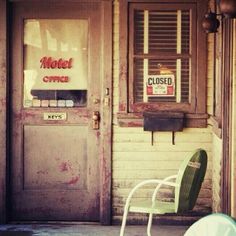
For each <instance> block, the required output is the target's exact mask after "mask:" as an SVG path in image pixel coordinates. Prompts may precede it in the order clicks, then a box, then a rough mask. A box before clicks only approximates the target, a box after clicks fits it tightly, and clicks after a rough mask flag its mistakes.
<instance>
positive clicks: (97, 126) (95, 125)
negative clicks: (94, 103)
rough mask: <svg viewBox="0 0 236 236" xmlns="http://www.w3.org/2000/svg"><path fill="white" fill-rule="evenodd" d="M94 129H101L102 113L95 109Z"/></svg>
mask: <svg viewBox="0 0 236 236" xmlns="http://www.w3.org/2000/svg"><path fill="white" fill-rule="evenodd" d="M92 119H93V129H99V122H100V114H99V111H94V112H93V116H92Z"/></svg>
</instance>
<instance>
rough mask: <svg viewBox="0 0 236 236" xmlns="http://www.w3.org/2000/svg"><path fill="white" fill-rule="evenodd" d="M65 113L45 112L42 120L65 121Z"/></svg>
mask: <svg viewBox="0 0 236 236" xmlns="http://www.w3.org/2000/svg"><path fill="white" fill-rule="evenodd" d="M66 118H67V115H66V113H62V112H45V113H43V120H66Z"/></svg>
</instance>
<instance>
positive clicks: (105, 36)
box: [100, 1, 113, 225]
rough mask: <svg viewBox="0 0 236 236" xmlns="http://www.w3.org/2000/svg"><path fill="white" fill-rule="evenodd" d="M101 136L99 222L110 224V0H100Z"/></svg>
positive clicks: (111, 93) (111, 94)
mask: <svg viewBox="0 0 236 236" xmlns="http://www.w3.org/2000/svg"><path fill="white" fill-rule="evenodd" d="M101 41H102V65H101V66H102V101H103V104H102V108H101V110H102V117H103V118H102V122H103V123H102V129H101V132H102V137H101V142H102V145H101V150H100V153H101V154H100V155H101V156H100V168H101V169H100V178H101V187H100V188H101V189H100V193H101V195H100V222H101V224H103V225H110V224H111V218H112V209H111V207H112V206H111V200H112V199H111V197H112V194H111V182H112V169H111V166H112V163H111V162H112V159H111V156H112V149H111V148H112V130H111V126H112V101H113V100H112V96H113V92H112V91H113V89H112V79H111V78H112V1H104V2H102V40H101Z"/></svg>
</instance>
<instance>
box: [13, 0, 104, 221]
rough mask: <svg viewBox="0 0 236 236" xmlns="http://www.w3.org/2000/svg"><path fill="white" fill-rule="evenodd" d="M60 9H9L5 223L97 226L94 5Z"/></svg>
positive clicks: (97, 34)
mask: <svg viewBox="0 0 236 236" xmlns="http://www.w3.org/2000/svg"><path fill="white" fill-rule="evenodd" d="M65 2H67V3H65V4H64V3H62V1H39V2H37V1H35V2H34V3H32V1H31V2H29V1H27V3H22V2H18V3H17V2H15V3H13V5H12V12H11V14H12V32H11V63H10V64H11V65H10V66H11V67H10V68H11V76H10V77H11V109H12V110H11V150H12V155H11V160H10V165H11V175H10V177H11V178H10V179H11V208H12V209H11V220H17V221H20V220H37V221H38V220H47V221H50V220H63V221H66V220H70V221H99V210H100V192H99V189H100V178H99V176H100V173H99V150H100V148H101V147H100V145H101V141H100V137H101V135H100V130H99V128H100V127H99V121H93V118H97V117H98V116H99V112H100V111H101V102H100V101H101V97H100V95H101V94H100V93H101V89H100V84H101V74H102V73H101V4H100V2H99V1H97V2H91V1H87V2H86V1H84V2H83V3H82V2H79V3H78V2H77V3H75V2H73V1H71V2H69V1H65ZM94 112H97V113H96V114H98V116H97V117H96V116H93V114H94ZM94 122H96V124H95V125H94Z"/></svg>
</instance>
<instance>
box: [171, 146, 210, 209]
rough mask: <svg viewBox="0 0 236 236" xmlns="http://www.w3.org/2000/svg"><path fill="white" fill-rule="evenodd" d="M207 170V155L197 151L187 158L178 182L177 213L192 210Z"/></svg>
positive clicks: (203, 151) (200, 150) (202, 151)
mask: <svg viewBox="0 0 236 236" xmlns="http://www.w3.org/2000/svg"><path fill="white" fill-rule="evenodd" d="M206 168H207V153H206V151H205V150H203V149H197V150H196V151H195V152H194V153H193V155H191V156H190V157H188V158H186V159H185V160H184V161H183V163H182V164H181V166H180V169H179V173H178V176H177V179H176V182H177V183H178V184H179V187H177V188H176V189H175V212H176V213H181V212H184V211H188V210H192V209H193V207H194V205H195V203H196V201H197V197H198V194H199V192H200V189H201V185H202V182H203V180H204V176H205V173H206Z"/></svg>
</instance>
